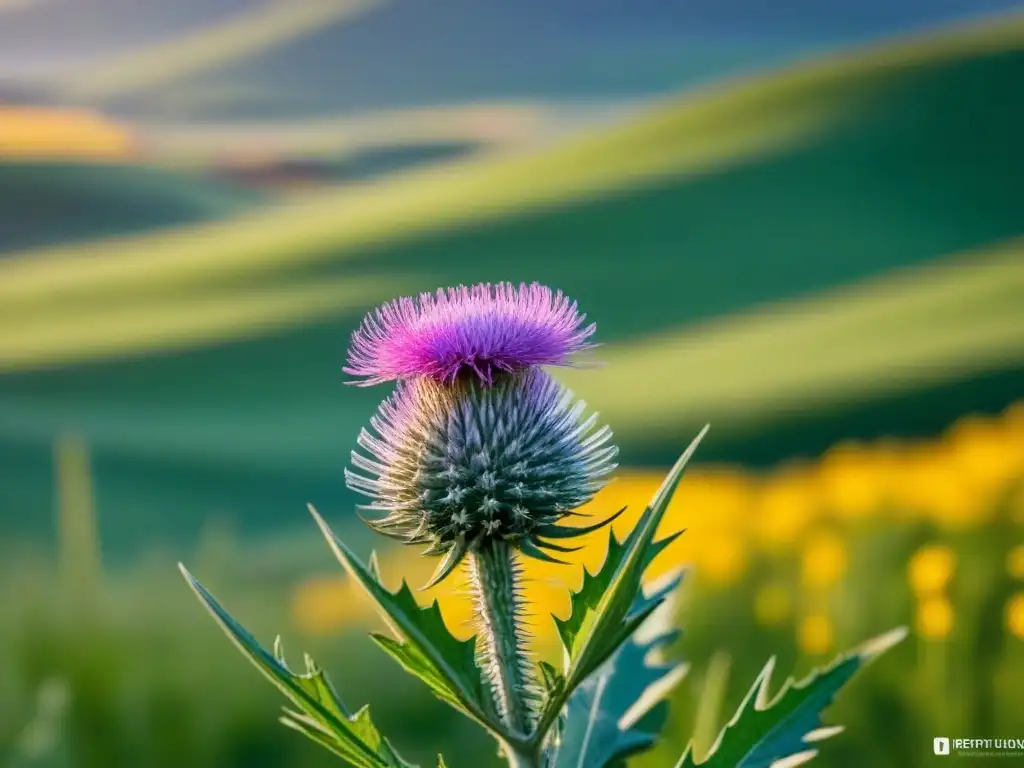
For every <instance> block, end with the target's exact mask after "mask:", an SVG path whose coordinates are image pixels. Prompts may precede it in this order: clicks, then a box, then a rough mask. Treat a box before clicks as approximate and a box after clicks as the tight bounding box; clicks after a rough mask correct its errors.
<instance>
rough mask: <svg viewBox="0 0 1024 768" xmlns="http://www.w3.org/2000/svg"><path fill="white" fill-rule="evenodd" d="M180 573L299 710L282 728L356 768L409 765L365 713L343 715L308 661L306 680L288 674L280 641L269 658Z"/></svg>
mask: <svg viewBox="0 0 1024 768" xmlns="http://www.w3.org/2000/svg"><path fill="white" fill-rule="evenodd" d="M179 567H180V568H181V572H182V575H184V577H185V580H186V581H187V582H188V584H189V586H190V587H191V588H192V591H193V592H195V593H196V596H197V597H198V598H199V600H200V602H202V604H203V605H204V606H205V607H206V609H207V610H208V611H209V612H210V613H211V615H212V616H213V618H214V619H215V620H216V622H217V623H218V624H219V625H220V627H221V629H222V630H224V632H225V634H227V636H228V637H229V638H230V639H231V640H232V642H234V644H235V645H236V646H237V647H238V649H239V650H240V651H241V652H242V654H243V655H244V656H245V657H246V658H247V659H249V661H250V662H252V663H253V664H254V665H255V666H256V668H257V669H259V670H260V672H262V673H263V674H264V675H265V676H266V677H267V678H268V679H269V680H270V681H271V682H272V683H273V684H274V685H275V686H277V687H278V688H279V689H280V690H281V691H282V692H283V693H284V694H285V696H287V697H288V698H289V699H290V700H291V702H292V704H294V705H295V706H296V707H298V709H299V710H300V711H299V712H292V711H287V714H286V715H285V717H283V718H282V722H284V723H285V724H286V725H288V726H289V727H292V728H295V729H296V730H298V731H300V732H302V733H303V734H305V735H306V736H308V737H309V738H311V739H313V740H314V741H316V742H317V743H318V744H321V745H322V746H324V747H326V748H327V749H330V750H331V751H332V752H334V753H335V754H337V755H338V756H340V757H343V758H345V759H346V760H348V761H349V763H351V764H352V765H354V766H357V768H410V766H411V764H410V763H407V762H405V761H404V760H402V759H401V758H400V757H399V756H398V755H397V754H396V753H395V751H394V749H393V748H392V747H391V745H390V744H388V742H387V740H386V739H385V738H384V737H383V736H381V734H380V731H378V730H377V728H376V726H375V725H374V724H373V722H372V721H371V719H370V713H369V710H368V709H367V708H365V707H364V708H363V709H361V710H359V712H357V713H356V714H354V715H350V714H349V713H348V711H347V710H346V709H345V706H344V705H343V704H342V702H341V699H340V698H339V697H338V695H337V693H336V691H335V690H334V687H333V686H332V685H331V683H330V680H328V678H327V676H326V675H325V674H324V672H323V671H322V670H321V669H320V668H319V667H318V666H317V665H316V663H315V662H314V661H313V660H312V659H311V658H309V657H308V656H307V657H306V673H305V674H298V673H295V672H293V671H292V670H290V669H289V668H288V666H287V665H286V664H285V662H284V653H283V650H282V649H281V644H280V640H278V642H276V643H275V644H274V653H270V652H269V651H267V650H266V649H265V648H264V647H263V646H262V645H260V643H259V642H258V641H257V640H256V638H255V637H253V636H252V635H251V634H250V633H249V632H248V631H247V630H246V629H245V628H244V627H243V626H242V625H241V624H239V623H238V622H237V621H235V619H234V618H232V616H231V615H230V614H229V613H228V612H227V611H226V610H225V609H224V607H223V606H222V605H221V604H220V603H219V602H218V601H217V599H216V598H214V596H213V595H212V594H210V592H209V591H208V590H207V589H206V588H205V587H204V586H203V585H202V584H200V583H199V582H198V581H197V580H196V579H195V577H193V576H192V574H191V573H189V572H188V570H187V569H186V568H185V566H183V565H182V566H179Z"/></svg>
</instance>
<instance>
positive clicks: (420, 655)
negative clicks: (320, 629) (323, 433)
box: [309, 506, 506, 735]
mask: <svg viewBox="0 0 1024 768" xmlns="http://www.w3.org/2000/svg"><path fill="white" fill-rule="evenodd" d="M309 511H310V512H311V513H312V515H313V517H314V519H315V520H316V522H317V524H318V525H319V526H320V529H321V530H322V531H323V533H324V536H325V537H326V538H327V542H328V544H330V546H331V549H332V550H333V551H334V554H335V556H336V557H337V558H338V560H339V561H340V562H341V564H342V566H344V568H345V570H346V571H347V572H348V574H349V575H350V576H351V577H352V578H353V579H355V580H356V581H357V582H358V583H359V584H360V586H362V588H363V590H364V591H365V592H366V593H367V594H369V596H370V597H371V598H372V599H373V601H374V603H375V604H376V606H377V610H378V612H379V613H380V615H381V617H382V618H383V619H384V621H385V622H386V623H387V625H388V626H389V627H390V628H391V630H392V632H393V633H394V634H395V636H396V638H397V640H396V639H393V638H390V637H386V636H383V635H374V636H373V639H374V640H375V641H376V642H377V644H378V645H380V647H381V648H383V649H384V651H385V652H387V653H388V654H389V655H390V656H391V657H392V658H394V659H395V660H396V661H397V662H398V663H399V664H401V665H402V667H403V668H405V669H406V670H407V671H408V672H410V673H411V674H413V675H415V676H417V677H418V678H420V679H421V680H422V681H423V682H425V683H426V684H427V686H429V687H430V689H431V691H433V693H434V694H435V695H436V696H437V697H438V698H440V699H441V700H442V701H445V702H446V703H448V704H450V705H451V706H453V707H454V708H456V709H458V710H460V711H461V712H463V713H465V714H466V715H468V716H469V717H470V718H472V719H473V720H475V721H477V722H478V723H480V724H481V725H483V726H484V727H485V728H488V729H489V730H491V731H492V732H497V733H499V734H501V735H506V734H505V731H504V728H503V726H502V725H501V721H500V719H499V718H498V716H497V714H496V712H495V711H494V706H493V704H492V702H491V698H490V693H489V691H488V689H487V687H486V685H485V683H484V680H483V676H482V675H481V672H480V668H479V667H478V666H477V664H476V650H475V646H476V641H475V639H470V640H459V639H457V638H456V637H454V636H453V635H452V634H451V633H450V632H449V631H448V628H447V627H446V626H445V623H444V618H443V617H442V616H441V608H440V606H439V605H438V602H437V601H436V600H435V601H434V602H433V603H431V604H430V605H429V606H427V607H425V608H421V607H420V605H419V604H418V603H417V602H416V598H415V597H414V596H413V593H412V590H411V589H410V588H409V586H408V584H406V583H405V581H403V582H402V584H401V586H400V587H399V588H398V590H397V591H396V592H391V591H390V590H388V589H386V588H385V587H384V586H383V585H382V584H381V582H380V577H379V575H378V574H377V573H376V571H375V570H371V569H370V568H369V567H367V566H365V565H363V564H362V563H361V562H360V561H359V558H357V557H356V556H355V554H353V553H352V551H351V550H350V549H349V548H348V547H347V546H346V545H345V544H344V543H343V542H342V541H341V540H340V539H338V537H337V536H335V535H334V533H333V532H332V531H331V529H330V528H329V527H328V525H327V523H326V522H325V521H324V519H323V518H322V517H320V515H319V513H318V512H317V511H316V510H315V509H314V508H313V507H312V506H310V507H309Z"/></svg>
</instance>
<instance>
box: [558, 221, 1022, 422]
mask: <svg viewBox="0 0 1024 768" xmlns="http://www.w3.org/2000/svg"><path fill="white" fill-rule="evenodd" d="M1021 296H1024V240H1015V241H1012V242H1009V243H1005V244H1002V245H1000V246H998V247H993V248H991V249H988V250H984V251H980V252H974V253H968V254H961V255H959V256H957V257H956V258H951V259H947V260H943V262H942V263H938V264H932V265H929V266H926V267H918V268H913V269H907V270H901V271H899V272H894V273H891V274H889V275H886V276H884V277H883V278H879V279H875V280H871V281H868V282H866V283H864V284H861V285H858V286H855V287H846V288H843V289H841V290H837V291H830V292H828V293H825V294H822V295H819V296H816V297H813V298H809V299H806V300H803V301H790V302H785V303H780V304H777V305H769V306H765V307H760V308H757V309H754V310H751V311H748V312H745V313H743V314H742V315H737V316H731V317H728V318H724V319H721V320H716V321H712V322H709V323H705V324H702V325H700V326H697V327H693V328H687V329H685V330H679V331H676V332H668V333H664V334H659V335H657V336H651V337H648V338H647V339H645V340H642V341H632V342H630V343H629V344H621V345H610V346H608V347H604V348H602V349H601V350H600V355H599V356H600V358H601V360H602V361H605V362H606V363H607V365H606V366H604V367H603V368H601V369H599V370H597V371H576V370H571V371H567V372H565V373H560V374H559V377H560V378H561V379H562V380H563V381H565V383H566V384H568V385H569V386H570V387H571V388H572V389H574V390H575V391H576V392H577V393H578V394H579V395H580V396H582V397H584V398H586V399H587V400H588V401H589V402H590V403H591V404H592V405H593V406H594V407H595V408H598V409H599V410H600V411H601V412H602V416H603V417H604V418H605V419H607V420H608V421H609V422H610V423H613V424H618V425H620V426H619V429H618V430H617V431H618V432H619V433H620V435H621V436H622V437H624V438H628V437H637V436H643V437H645V438H650V437H657V436H667V435H670V434H675V433H676V432H677V431H678V429H679V428H680V426H681V425H692V424H696V423H698V422H699V423H701V424H703V423H704V422H706V421H708V420H710V421H713V422H714V421H718V422H721V424H722V427H721V428H720V429H719V430H718V431H723V430H726V429H728V430H736V431H744V430H746V429H748V428H750V427H751V426H752V425H754V424H756V423H757V422H758V421H760V420H764V419H771V418H772V417H774V416H776V415H778V414H780V413H782V412H789V413H799V412H801V411H807V412H820V411H821V409H822V408H823V407H827V406H829V405H831V404H838V403H841V402H844V401H847V400H849V399H851V398H857V397H867V396H870V395H873V394H880V393H886V394H895V393H899V392H901V391H913V390H914V389H915V388H917V387H919V386H920V385H921V384H929V385H934V384H937V383H942V382H948V381H956V380H959V379H961V378H962V377H963V376H976V375H978V374H982V373H985V372H987V371H995V370H1001V369H1003V368H1005V367H1006V366H1007V365H1014V366H1015V365H1020V364H1022V363H1024V302H1021V301H1020V297H1021Z"/></svg>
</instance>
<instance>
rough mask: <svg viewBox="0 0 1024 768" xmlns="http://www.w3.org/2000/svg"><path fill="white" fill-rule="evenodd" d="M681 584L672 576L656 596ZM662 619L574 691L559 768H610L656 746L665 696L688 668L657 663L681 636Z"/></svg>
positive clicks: (644, 629)
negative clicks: (666, 625)
mask: <svg viewBox="0 0 1024 768" xmlns="http://www.w3.org/2000/svg"><path fill="white" fill-rule="evenodd" d="M680 579H681V574H679V573H676V574H670V575H669V577H668V578H667V579H666V580H665V581H664V582H663V583H662V584H661V585H659V586H657V587H655V588H654V590H653V592H654V594H660V595H667V594H669V593H671V592H672V591H674V590H675V589H676V588H677V587H678V585H679V581H680ZM642 599H644V598H643V597H642V596H638V602H639V601H640V600H642ZM648 599H649V598H648ZM657 618H658V616H657V615H654V616H651V617H650V618H648V619H647V621H646V622H645V623H644V625H643V626H642V627H641V628H640V629H639V630H638V632H637V633H636V635H634V636H633V637H632V638H630V639H628V640H627V641H626V642H625V643H623V644H622V646H620V647H619V649H618V650H617V651H615V653H613V654H612V656H611V658H609V659H608V660H607V661H606V662H604V664H602V665H601V666H600V667H599V668H598V670H597V671H596V672H594V674H592V675H590V676H589V677H588V678H587V679H586V680H585V681H584V682H583V683H582V684H581V685H580V686H579V687H578V688H576V690H575V691H574V692H573V694H572V696H571V697H570V698H569V703H568V707H567V710H566V715H565V718H564V722H563V723H562V725H561V740H560V742H559V745H558V750H557V752H556V757H555V762H554V768H609V766H613V765H617V764H619V763H620V761H622V760H624V759H625V758H626V757H629V756H632V755H636V754H638V753H640V752H642V751H644V750H646V749H648V748H650V747H651V746H652V745H653V744H654V741H655V739H656V738H657V735H658V733H660V731H661V729H662V727H664V724H665V719H666V717H667V714H668V703H667V702H666V701H665V699H664V697H665V694H666V693H668V691H669V690H670V689H671V688H672V687H673V686H674V685H676V684H677V683H678V682H679V680H681V679H682V676H683V674H684V672H685V666H684V665H682V664H678V663H676V664H673V663H665V662H663V661H661V660H660V659H659V658H658V656H659V655H660V654H661V651H663V650H664V648H665V647H666V646H668V645H669V644H670V643H671V642H673V641H674V640H675V638H676V637H677V636H678V634H679V633H678V632H677V631H675V630H672V629H667V628H666V627H665V626H664V624H665V622H657V621H656V619H657ZM647 630H650V631H647ZM641 635H647V636H641Z"/></svg>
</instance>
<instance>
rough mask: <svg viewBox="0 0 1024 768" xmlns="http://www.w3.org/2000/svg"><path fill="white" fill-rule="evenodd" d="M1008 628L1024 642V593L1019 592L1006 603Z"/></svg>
mask: <svg viewBox="0 0 1024 768" xmlns="http://www.w3.org/2000/svg"><path fill="white" fill-rule="evenodd" d="M1006 628H1007V629H1009V630H1010V632H1011V633H1012V634H1013V635H1014V637H1017V638H1019V639H1021V640H1024V592H1018V593H1017V594H1015V595H1014V596H1013V597H1011V598H1010V599H1009V600H1008V601H1007V602H1006Z"/></svg>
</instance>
